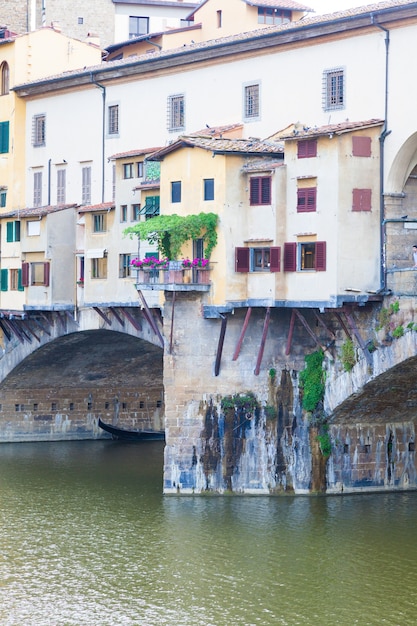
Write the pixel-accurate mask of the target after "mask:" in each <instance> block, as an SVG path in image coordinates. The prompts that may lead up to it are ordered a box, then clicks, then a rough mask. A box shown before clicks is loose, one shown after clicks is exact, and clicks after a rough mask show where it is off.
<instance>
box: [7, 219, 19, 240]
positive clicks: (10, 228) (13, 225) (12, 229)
mask: <svg viewBox="0 0 417 626" xmlns="http://www.w3.org/2000/svg"><path fill="white" fill-rule="evenodd" d="M6 241H8V242H11V241H20V221H19V220H16V221H15V222H7V223H6Z"/></svg>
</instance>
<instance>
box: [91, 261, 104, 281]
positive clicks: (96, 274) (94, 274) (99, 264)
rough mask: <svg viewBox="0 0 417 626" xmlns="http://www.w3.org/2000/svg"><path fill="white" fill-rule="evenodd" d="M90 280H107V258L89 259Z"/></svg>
mask: <svg viewBox="0 0 417 626" xmlns="http://www.w3.org/2000/svg"><path fill="white" fill-rule="evenodd" d="M91 278H107V257H103V258H101V259H91Z"/></svg>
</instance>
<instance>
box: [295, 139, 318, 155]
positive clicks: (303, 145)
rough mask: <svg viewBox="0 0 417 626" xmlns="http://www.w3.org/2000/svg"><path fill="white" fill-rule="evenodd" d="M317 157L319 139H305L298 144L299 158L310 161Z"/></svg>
mask: <svg viewBox="0 0 417 626" xmlns="http://www.w3.org/2000/svg"><path fill="white" fill-rule="evenodd" d="M315 156H317V139H304V140H303V141H299V142H298V144H297V157H298V158H299V159H308V158H311V157H315Z"/></svg>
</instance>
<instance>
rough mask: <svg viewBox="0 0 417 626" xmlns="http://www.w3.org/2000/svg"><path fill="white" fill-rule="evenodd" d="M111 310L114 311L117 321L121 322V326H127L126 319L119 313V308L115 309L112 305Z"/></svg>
mask: <svg viewBox="0 0 417 626" xmlns="http://www.w3.org/2000/svg"><path fill="white" fill-rule="evenodd" d="M110 311H111V312H112V313H113V315H114V317H115V318H116V319H117V321H118V322H119V324H120V326H123V328H124V327H125V323H124V320H123V319H122V318H121V317H120V315H119V313H118V312H117V309H115V307H114V306H111V307H110Z"/></svg>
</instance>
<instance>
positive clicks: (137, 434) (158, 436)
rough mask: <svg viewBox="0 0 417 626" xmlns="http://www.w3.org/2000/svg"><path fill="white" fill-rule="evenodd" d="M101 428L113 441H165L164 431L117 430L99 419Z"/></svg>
mask: <svg viewBox="0 0 417 626" xmlns="http://www.w3.org/2000/svg"><path fill="white" fill-rule="evenodd" d="M98 425H99V426H100V428H102V429H103V430H105V431H106V433H109V434H110V435H111V436H112V437H113V439H121V440H123V441H163V440H164V439H165V432H164V431H163V430H127V429H125V428H117V427H116V426H112V425H111V424H105V423H104V422H102V421H101V419H100V418H98Z"/></svg>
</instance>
